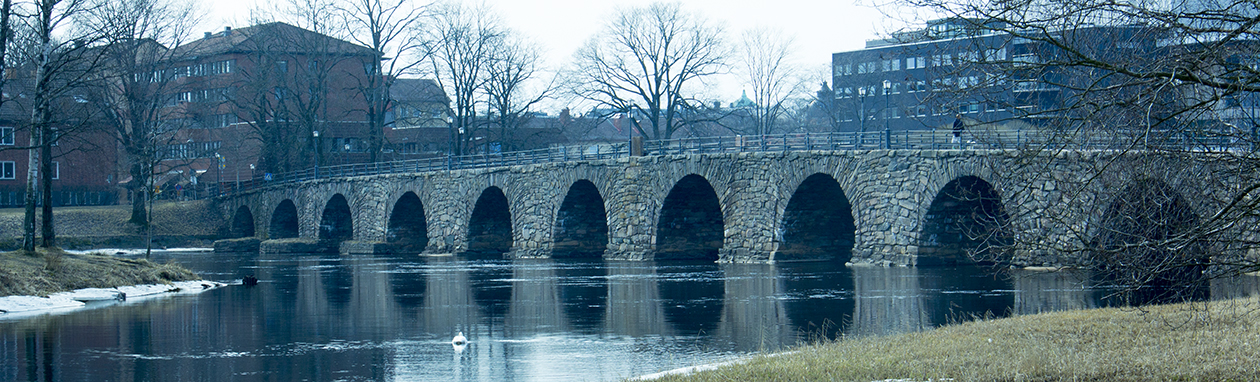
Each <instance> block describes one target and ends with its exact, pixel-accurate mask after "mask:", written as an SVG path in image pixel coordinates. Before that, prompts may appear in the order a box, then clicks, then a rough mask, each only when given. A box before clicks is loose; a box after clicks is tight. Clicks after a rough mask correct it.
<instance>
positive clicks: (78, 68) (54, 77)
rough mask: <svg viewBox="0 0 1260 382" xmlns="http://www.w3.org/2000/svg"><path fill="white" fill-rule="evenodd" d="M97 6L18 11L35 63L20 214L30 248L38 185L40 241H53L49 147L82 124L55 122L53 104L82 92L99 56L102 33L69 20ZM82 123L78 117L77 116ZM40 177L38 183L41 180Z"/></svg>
mask: <svg viewBox="0 0 1260 382" xmlns="http://www.w3.org/2000/svg"><path fill="white" fill-rule="evenodd" d="M97 6H99V4H98V3H95V2H93V1H90V0H36V1H34V2H33V3H31V4H24V6H23V7H22V8H23V10H22V12H29V13H28V14H29V16H28V17H25V18H24V21H25V22H26V23H27V26H26V27H27V28H28V29H29V30H30V31H31V32H32V33H31V34H29V35H28V37H30V38H31V41H29V42H27V43H25V45H28V46H30V47H31V48H32V49H31V52H32V53H33V57H31V58H29V59H28V62H29V63H30V65H31V66H32V67H33V68H34V69H33V71H34V76H33V78H34V79H33V82H32V88H31V93H32V101H31V122H30V127H29V128H30V133H31V134H30V135H31V138H30V146H31V147H36V148H38V151H37V150H35V149H32V150H28V153H29V154H28V161H27V165H28V168H27V184H26V200H25V204H26V215H25V218H24V227H23V228H24V230H25V232H24V236H23V249H26V250H34V247H35V204H36V200H37V198H36V195H35V191H36V189H37V188H38V189H39V190H40V191H42V192H41V195H42V197H43V200H44V203H43V206H42V211H41V219H42V224H41V226H40V232H41V237H42V242H41V246H44V247H52V246H55V245H56V234H55V230H54V224H53V211H52V188H51V187H50V186H51V185H50V184H49V183H51V181H52V147H53V146H54V145H55V144H56V142H57V141H58V140H59V139H61V138H62V137H64V136H66V135H67V134H71V133H72V131H73V130H76V129H77V128H78V127H83V124H82V123H79V124H76V125H74V126H70V125H62V126H56V125H57V116H58V114H61V113H57V111H56V110H54V109H55V104H56V103H57V102H58V101H61V100H64V99H65V98H67V97H71V96H73V94H72V92H75V91H81V90H82V87H83V86H84V84H85V83H86V80H87V79H88V76H89V74H90V73H93V72H94V71H95V69H96V68H97V65H99V63H100V61H101V56H102V55H101V53H100V51H99V50H95V49H91V47H92V46H93V45H94V44H96V43H97V42H99V41H100V40H101V38H102V36H101V34H99V33H98V32H97V31H94V30H92V29H90V28H75V27H74V25H72V24H73V19H74V18H75V17H77V16H79V15H82V14H84V13H85V12H88V11H89V10H91V9H93V8H95V7H97ZM80 122H83V120H80ZM41 182H42V185H41Z"/></svg>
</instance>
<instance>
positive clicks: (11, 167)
mask: <svg viewBox="0 0 1260 382" xmlns="http://www.w3.org/2000/svg"><path fill="white" fill-rule="evenodd" d="M52 178H53V180H57V179H61V163H60V162H57V161H53V162H52ZM0 179H17V162H14V161H0Z"/></svg>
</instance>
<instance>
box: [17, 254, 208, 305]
mask: <svg viewBox="0 0 1260 382" xmlns="http://www.w3.org/2000/svg"><path fill="white" fill-rule="evenodd" d="M198 279H200V278H199V277H197V275H196V274H195V273H193V272H192V271H189V270H188V269H185V268H184V267H181V266H179V265H177V264H173V263H168V264H156V263H153V262H150V261H148V260H140V259H125V258H117V257H112V256H105V255H97V254H84V255H77V254H70V253H65V252H62V251H60V250H56V249H53V250H43V249H40V251H39V252H37V253H27V252H22V251H14V252H5V253H0V296H10V295H33V296H47V295H49V294H51V293H56V292H63V291H69V290H74V289H79V288H109V287H115V286H123V285H137V284H160V283H166V282H170V281H185V280H198Z"/></svg>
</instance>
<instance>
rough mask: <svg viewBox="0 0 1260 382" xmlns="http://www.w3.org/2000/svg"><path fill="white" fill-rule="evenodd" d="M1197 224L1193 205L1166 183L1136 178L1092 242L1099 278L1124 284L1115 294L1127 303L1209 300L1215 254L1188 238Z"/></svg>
mask: <svg viewBox="0 0 1260 382" xmlns="http://www.w3.org/2000/svg"><path fill="white" fill-rule="evenodd" d="M1198 223H1199V216H1198V215H1197V214H1196V213H1195V212H1194V209H1193V208H1191V206H1190V203H1189V202H1188V201H1187V200H1186V199H1185V198H1184V197H1182V195H1181V193H1180V192H1177V191H1176V189H1174V188H1173V187H1171V186H1170V185H1168V184H1167V183H1165V182H1164V181H1162V180H1159V179H1152V178H1146V179H1138V180H1135V181H1133V182H1132V183H1131V184H1129V185H1128V186H1126V187H1125V188H1124V189H1123V190H1121V191H1120V193H1119V194H1117V195H1116V196H1115V197H1114V198H1113V199H1112V201H1111V203H1109V204H1108V205H1107V209H1106V210H1105V212H1104V213H1103V218H1102V221H1101V222H1100V224H1099V226H1100V229H1099V230H1098V233H1097V235H1096V236H1095V237H1094V239H1093V241H1094V242H1093V243H1091V244H1093V247H1094V251H1093V252H1094V253H1093V256H1092V258H1091V259H1090V260H1091V263H1093V264H1095V271H1097V272H1099V273H1100V274H1098V275H1096V277H1097V278H1100V279H1103V281H1104V282H1107V283H1111V284H1113V285H1116V286H1117V287H1119V288H1121V289H1122V290H1121V291H1120V292H1121V293H1119V294H1117V295H1116V297H1117V298H1119V299H1122V301H1119V302H1122V303H1126V304H1132V305H1143V304H1150V303H1165V302H1180V301H1185V300H1197V299H1204V298H1207V297H1208V292H1209V288H1208V283H1207V282H1206V278H1205V276H1204V274H1203V272H1204V270H1206V268H1207V264H1208V262H1209V260H1210V258H1209V256H1208V255H1207V251H1206V248H1204V245H1203V244H1201V243H1196V242H1194V241H1192V240H1190V239H1186V238H1183V235H1185V234H1187V233H1189V232H1190V231H1192V230H1194V228H1195V226H1196V225H1197V224H1198Z"/></svg>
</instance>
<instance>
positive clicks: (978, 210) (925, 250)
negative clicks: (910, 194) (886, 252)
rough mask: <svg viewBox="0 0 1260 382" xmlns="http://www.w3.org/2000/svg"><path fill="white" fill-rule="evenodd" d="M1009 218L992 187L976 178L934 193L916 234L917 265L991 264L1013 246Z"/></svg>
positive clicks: (954, 182) (1003, 257) (965, 178)
mask: <svg viewBox="0 0 1260 382" xmlns="http://www.w3.org/2000/svg"><path fill="white" fill-rule="evenodd" d="M1009 220H1010V216H1009V215H1008V214H1007V213H1006V208H1005V207H1004V206H1003V205H1002V198H1001V196H999V195H998V193H997V190H996V189H994V188H993V185H991V184H989V182H986V181H984V179H981V178H980V177H976V176H963V177H959V178H958V179H954V180H952V181H950V182H949V183H948V184H946V185H945V187H943V188H941V190H940V191H939V192H937V194H936V197H935V198H933V199H932V204H931V205H930V206H929V207H928V212H927V215H925V216H924V218H923V230H922V231H921V232H920V233H919V256H918V261H917V264H918V265H965V264H973V263H980V264H995V263H1001V262H1004V261H1007V260H1008V259H1007V256H1006V255H1005V253H1006V251H1005V250H1008V249H1009V248H1010V246H1011V245H1012V244H1013V236H1012V235H1011V230H1010V227H1009V226H1008V222H1009Z"/></svg>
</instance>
